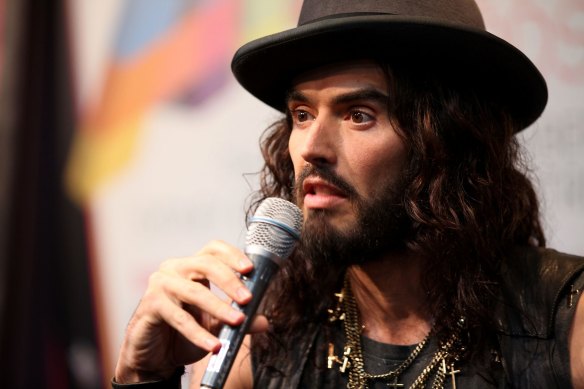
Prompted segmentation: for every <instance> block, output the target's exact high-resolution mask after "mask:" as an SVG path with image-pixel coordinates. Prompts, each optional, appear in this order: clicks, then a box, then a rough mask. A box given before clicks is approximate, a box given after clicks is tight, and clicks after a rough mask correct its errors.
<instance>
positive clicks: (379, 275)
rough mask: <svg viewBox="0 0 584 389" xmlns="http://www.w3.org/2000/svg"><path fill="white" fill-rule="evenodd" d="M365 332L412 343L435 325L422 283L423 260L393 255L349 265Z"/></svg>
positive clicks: (393, 341)
mask: <svg viewBox="0 0 584 389" xmlns="http://www.w3.org/2000/svg"><path fill="white" fill-rule="evenodd" d="M348 271H349V279H350V281H351V289H352V290H353V295H354V296H355V301H356V303H357V306H358V307H359V314H360V317H361V323H362V324H363V325H364V326H365V329H364V331H363V335H365V336H367V337H369V338H371V339H373V340H376V341H378V342H383V343H390V344H396V345H411V344H415V343H419V342H420V341H422V340H423V339H424V338H425V337H426V335H427V334H428V333H429V332H430V329H431V317H430V315H429V313H428V311H427V308H426V297H425V293H424V291H423V288H422V286H421V282H420V276H421V271H422V260H421V259H420V258H418V257H415V256H413V255H408V254H405V255H392V256H391V257H390V256H387V257H385V258H382V259H379V260H375V261H370V262H367V263H364V264H361V265H355V266H352V267H351V268H349V270H348Z"/></svg>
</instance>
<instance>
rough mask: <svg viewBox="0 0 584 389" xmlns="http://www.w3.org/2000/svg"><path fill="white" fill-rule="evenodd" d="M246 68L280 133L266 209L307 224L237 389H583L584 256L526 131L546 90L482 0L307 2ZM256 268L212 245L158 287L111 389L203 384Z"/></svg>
mask: <svg viewBox="0 0 584 389" xmlns="http://www.w3.org/2000/svg"><path fill="white" fill-rule="evenodd" d="M233 70H234V73H235V75H236V77H237V78H238V80H239V81H240V82H241V84H242V85H243V86H244V87H245V88H246V89H248V90H249V91H250V92H251V93H252V94H254V95H255V96H256V97H258V98H260V99H261V100H263V101H264V102H266V103H268V104H269V105H271V106H273V107H275V108H277V109H279V110H281V111H283V112H284V113H285V118H283V119H282V120H281V121H279V122H277V123H275V124H274V125H273V126H272V127H270V129H269V130H268V132H267V133H266V135H265V138H264V140H263V145H262V151H263V153H264V158H265V162H266V165H265V168H264V174H263V180H262V188H261V190H260V192H259V199H260V200H261V199H262V198H265V197H270V196H279V197H282V198H285V199H288V200H291V201H294V202H296V203H297V204H298V206H299V207H300V208H301V209H302V211H303V214H304V226H303V232H302V237H301V242H300V244H299V247H298V248H297V249H296V251H295V253H293V255H292V257H291V258H290V259H289V260H288V261H286V264H285V265H284V268H283V269H282V271H281V272H280V273H279V275H278V279H277V280H276V281H275V282H274V283H273V284H272V287H271V289H270V290H269V291H268V294H267V296H266V299H265V300H264V303H263V309H262V311H263V315H258V316H257V317H256V318H255V320H254V322H253V325H252V332H253V333H254V334H255V335H253V336H251V337H248V338H247V339H246V341H245V344H244V347H242V349H241V350H240V352H239V354H238V357H237V360H236V362H235V364H234V367H233V369H232V370H231V373H230V376H229V379H228V382H227V384H226V387H228V388H251V387H258V388H293V387H304V388H312V387H314V388H337V387H348V388H365V387H370V388H373V387H375V388H377V387H394V388H399V387H413V388H421V387H453V388H454V387H458V388H499V387H520V388H533V387H541V388H549V387H559V388H566V387H574V388H584V334H583V332H584V303H582V302H578V301H579V299H578V297H579V296H580V294H581V292H580V291H581V290H582V289H583V288H584V276H583V275H582V271H583V269H584V261H583V260H582V259H581V258H578V257H574V256H569V255H565V254H560V253H557V252H556V251H553V250H548V249H544V248H543V247H544V245H545V238H544V235H543V232H542V228H541V225H540V221H539V213H538V203H537V199H536V196H535V193H534V190H533V188H532V185H531V183H530V181H529V179H528V178H527V177H526V175H525V173H524V170H525V168H524V167H522V165H521V159H520V150H519V145H518V144H517V141H516V139H515V137H514V134H515V133H516V132H518V131H520V130H522V129H523V128H525V127H526V126H528V125H529V124H531V123H532V122H533V121H534V120H535V119H537V117H538V116H539V115H540V114H541V112H542V110H543V108H544V106H545V103H546V100H547V91H546V87H545V82H544V81H543V79H542V77H541V75H540V74H539V72H538V71H537V69H536V68H535V67H534V66H533V64H532V63H531V62H530V61H529V60H528V59H527V58H526V57H525V56H523V55H522V54H521V53H520V52H519V51H518V50H517V49H515V48H514V47H512V46H510V45H509V44H508V43H506V42H504V41H501V40H500V39H498V38H496V37H494V36H492V35H490V34H488V33H486V32H485V31H484V26H483V22H482V18H481V15H480V12H479V11H478V8H477V7H476V4H475V3H474V2H473V1H472V0H451V1H447V2H446V1H438V0H426V1H417V2H407V1H380V0H378V1H373V0H369V1H360V2H352V1H341V0H328V1H325V0H320V1H318V0H307V1H305V3H304V5H303V8H302V12H301V16H300V22H299V27H297V28H296V29H293V30H290V31H286V32H283V33H279V34H275V35H272V36H268V37H265V38H262V39H259V40H257V41H254V42H251V43H249V44H247V45H245V46H244V47H242V48H241V49H240V50H239V51H238V53H237V54H236V56H235V58H234V61H233ZM252 266H253V265H252V263H251V262H250V261H249V259H247V258H246V257H245V255H244V254H243V253H242V252H241V251H240V250H238V249H237V248H235V247H233V246H231V245H228V244H226V243H224V242H219V241H217V242H211V243H209V244H208V245H207V246H206V247H204V248H203V249H202V250H201V251H199V252H198V253H197V254H196V255H194V256H193V257H189V258H180V259H172V260H168V261H166V262H165V263H163V264H162V266H161V267H160V270H159V271H158V272H156V273H154V274H153V275H152V277H151V280H150V283H149V287H148V290H147V291H146V293H145V295H144V298H143V299H142V301H141V302H140V305H139V306H138V308H137V310H136V312H135V314H134V316H133V318H132V320H131V321H130V324H129V326H128V329H127V333H126V337H125V340H124V344H123V345H122V350H121V352H120V357H119V360H118V365H117V367H116V372H115V377H114V385H118V386H122V387H123V385H119V384H130V386H132V385H131V384H132V383H137V382H144V381H149V382H150V383H149V384H145V385H144V386H140V387H177V385H178V383H179V379H180V375H181V374H182V372H183V369H182V367H183V366H184V365H186V364H190V363H193V362H197V363H196V364H195V367H194V374H193V378H192V385H193V387H198V385H199V382H200V378H201V375H202V373H203V371H204V369H205V366H206V361H207V360H208V358H209V355H210V353H211V352H217V351H218V350H219V349H220V343H219V341H218V339H217V338H216V337H215V336H214V335H213V334H216V333H217V329H218V328H219V326H220V325H221V324H222V323H229V324H232V325H237V324H239V323H241V322H242V320H243V315H242V313H241V312H239V311H237V310H235V309H233V308H231V307H230V305H229V304H228V303H227V302H224V301H222V300H220V299H219V298H218V297H216V296H215V295H214V294H213V293H211V292H210V291H209V289H208V286H209V283H210V282H212V283H214V284H215V285H217V286H218V287H219V288H220V289H222V290H223V291H224V292H225V293H226V295H227V296H228V297H229V298H230V299H232V300H234V301H236V302H238V303H239V304H246V303H247V302H249V300H250V298H251V296H250V293H249V291H248V290H247V289H245V287H244V286H243V284H242V282H241V281H240V279H239V278H238V277H237V275H236V273H235V272H240V273H247V272H249V271H250V270H251V269H252Z"/></svg>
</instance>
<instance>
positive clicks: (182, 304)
mask: <svg viewBox="0 0 584 389" xmlns="http://www.w3.org/2000/svg"><path fill="white" fill-rule="evenodd" d="M252 268H253V263H252V262H251V261H250V260H249V259H248V258H247V257H246V256H245V254H244V253H243V252H242V251H240V250H239V249H237V248H235V247H233V246H231V245H228V244H227V243H224V242H220V241H213V242H211V243H209V244H207V245H206V246H205V247H204V248H203V249H202V250H201V251H199V252H198V253H197V254H196V255H194V256H192V257H187V258H179V259H170V260H167V261H165V262H164V263H163V264H162V265H161V266H160V269H159V270H158V271H157V272H155V273H154V274H152V275H151V276H150V280H149V282H148V288H147V290H146V292H145V294H144V296H143V298H142V300H141V301H140V304H139V305H138V308H137V309H136V311H135V312H134V315H133V316H132V318H131V319H130V323H129V324H128V328H127V330H126V336H125V338H124V341H123V343H122V347H121V351H120V355H119V358H118V363H117V366H116V372H115V380H116V382H119V383H130V382H141V381H146V380H156V379H163V378H168V377H170V376H171V375H172V373H173V372H174V370H175V369H176V368H177V367H179V366H184V365H186V364H190V363H193V362H196V361H198V360H200V359H202V358H203V357H204V356H205V355H207V354H208V353H209V352H217V351H218V350H219V349H220V348H221V343H220V342H219V339H217V337H216V336H215V335H216V334H217V333H218V331H219V329H220V327H221V324H223V323H227V324H230V325H238V324H241V322H243V320H244V315H243V313H241V312H239V311H238V310H236V309H234V308H233V307H231V305H230V304H229V302H226V301H223V300H221V299H220V298H219V297H218V296H216V295H215V294H214V293H213V292H211V291H210V289H209V282H211V283H213V284H214V285H215V286H217V287H218V288H219V289H220V290H222V291H223V292H224V293H225V294H226V295H227V296H228V297H229V298H230V299H232V300H233V301H236V302H237V303H238V304H246V303H248V302H249V301H250V300H251V294H250V292H249V290H248V289H247V288H246V287H245V286H244V284H243V283H242V282H241V280H240V279H239V276H238V275H237V274H236V272H239V273H242V274H245V273H248V272H249V271H251V270H252ZM267 327H268V323H267V319H266V318H265V317H263V316H258V317H256V318H255V319H254V321H253V322H252V325H251V330H250V331H251V332H260V331H265V330H266V329H267Z"/></svg>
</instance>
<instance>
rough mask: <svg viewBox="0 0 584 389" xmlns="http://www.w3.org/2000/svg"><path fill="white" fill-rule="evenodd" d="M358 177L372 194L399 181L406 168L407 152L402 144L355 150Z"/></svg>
mask: <svg viewBox="0 0 584 389" xmlns="http://www.w3.org/2000/svg"><path fill="white" fill-rule="evenodd" d="M354 151H355V153H354V158H355V159H354V161H355V164H354V166H355V167H356V170H357V171H356V172H355V173H356V174H355V176H356V177H361V178H362V179H363V180H365V181H366V182H364V183H363V184H364V185H365V186H366V187H369V188H370V191H371V192H375V190H376V189H377V188H380V187H383V186H384V185H383V184H387V183H393V182H396V181H397V180H399V177H401V176H402V175H403V170H404V169H405V168H406V163H405V162H406V151H405V149H404V147H403V144H402V143H401V141H400V142H392V143H390V144H389V145H388V144H387V143H383V144H377V145H371V147H368V148H367V149H361V148H360V149H359V150H354Z"/></svg>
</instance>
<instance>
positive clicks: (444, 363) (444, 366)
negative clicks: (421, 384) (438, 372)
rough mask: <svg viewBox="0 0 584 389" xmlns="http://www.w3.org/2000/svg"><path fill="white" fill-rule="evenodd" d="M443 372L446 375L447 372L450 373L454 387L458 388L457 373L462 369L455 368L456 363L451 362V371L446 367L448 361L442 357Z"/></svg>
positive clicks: (454, 388) (453, 388)
mask: <svg viewBox="0 0 584 389" xmlns="http://www.w3.org/2000/svg"><path fill="white" fill-rule="evenodd" d="M441 369H442V372H443V373H444V375H446V374H450V380H451V381H452V389H456V376H455V375H456V374H458V373H460V370H454V363H451V364H450V367H449V369H450V371H448V370H447V369H446V361H445V360H444V359H442V367H441Z"/></svg>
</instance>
